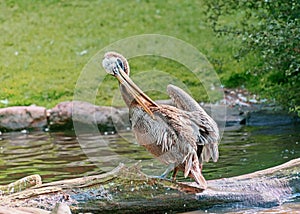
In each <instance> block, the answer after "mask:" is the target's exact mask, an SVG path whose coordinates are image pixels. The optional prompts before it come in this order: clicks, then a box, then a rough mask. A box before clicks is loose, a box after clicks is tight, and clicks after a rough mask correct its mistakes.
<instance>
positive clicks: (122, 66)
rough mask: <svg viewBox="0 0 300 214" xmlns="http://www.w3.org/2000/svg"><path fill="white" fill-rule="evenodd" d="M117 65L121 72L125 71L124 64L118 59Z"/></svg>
mask: <svg viewBox="0 0 300 214" xmlns="http://www.w3.org/2000/svg"><path fill="white" fill-rule="evenodd" d="M117 63H118V66H120V68H122V70H123V71H125V67H124V64H123V62H122V61H121V60H120V59H117Z"/></svg>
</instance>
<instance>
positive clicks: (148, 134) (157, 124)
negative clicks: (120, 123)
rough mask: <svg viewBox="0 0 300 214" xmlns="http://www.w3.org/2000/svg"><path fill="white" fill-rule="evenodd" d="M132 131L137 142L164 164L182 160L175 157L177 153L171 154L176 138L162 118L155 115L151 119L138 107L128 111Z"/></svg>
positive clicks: (172, 129) (173, 131) (171, 128)
mask: <svg viewBox="0 0 300 214" xmlns="http://www.w3.org/2000/svg"><path fill="white" fill-rule="evenodd" d="M129 115H130V120H131V125H132V131H133V132H134V135H135V137H136V139H137V142H138V143H139V144H140V145H142V146H144V147H145V148H146V149H147V150H148V151H149V152H151V153H152V154H153V155H154V156H156V157H157V158H158V159H159V160H161V161H162V162H164V163H165V164H170V163H176V162H177V160H180V159H183V158H182V157H177V155H180V154H179V153H177V154H176V153H173V152H171V150H172V147H173V146H174V145H175V144H176V143H178V136H177V133H176V132H175V130H174V128H173V127H172V126H170V124H168V122H167V121H166V120H165V119H164V118H163V117H162V115H157V114H156V115H155V119H153V118H152V117H151V116H150V115H149V114H148V113H146V112H145V111H144V110H143V109H142V108H141V107H140V106H134V107H132V108H130V109H129Z"/></svg>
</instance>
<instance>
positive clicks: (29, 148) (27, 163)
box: [0, 124, 300, 212]
mask: <svg viewBox="0 0 300 214" xmlns="http://www.w3.org/2000/svg"><path fill="white" fill-rule="evenodd" d="M219 148H220V159H219V161H218V162H217V163H207V164H205V165H204V169H203V174H204V176H205V177H206V178H207V179H216V178H223V177H231V176H236V175H241V174H245V173H250V172H254V171H257V170H261V169H266V168H269V167H272V166H276V165H279V164H282V163H284V162H287V161H288V160H291V159H294V158H298V157H300V126H299V124H285V125H273V126H272V125H270V126H252V127H250V126H241V127H237V126H235V127H229V128H227V130H226V131H225V132H224V135H223V139H222V142H221V144H220V147H219ZM138 160H142V162H141V164H142V165H143V170H144V171H145V173H147V174H152V175H159V174H160V173H162V172H163V171H164V169H165V168H164V167H165V166H163V165H162V164H160V163H159V162H158V161H157V160H155V159H153V158H152V156H151V155H150V154H149V153H148V152H147V151H145V149H144V148H143V147H141V146H139V145H138V144H137V143H136V142H135V140H134V137H133V135H132V133H131V132H130V131H128V132H124V133H120V134H119V135H118V134H112V135H101V136H99V135H92V134H86V135H82V136H76V135H75V134H74V133H73V132H29V133H21V132H12V133H3V134H2V135H1V136H0V184H7V183H10V182H13V181H15V180H17V179H19V178H22V177H25V176H28V175H32V174H40V175H41V176H42V179H43V182H44V183H45V182H50V181H56V180H61V179H66V178H75V177H81V176H87V175H92V174H98V173H103V172H106V171H109V170H111V169H113V168H114V167H116V166H117V165H118V164H119V162H123V163H125V164H132V163H136V162H137V161H138ZM178 179H179V180H184V178H183V176H182V174H179V177H178ZM292 205H293V206H296V207H297V205H298V206H299V202H296V201H295V202H293V203H292ZM285 206H287V205H285ZM221 211H222V210H221ZM223 211H224V212H225V210H223ZM229 211H230V210H229ZM229 211H228V210H226V212H229Z"/></svg>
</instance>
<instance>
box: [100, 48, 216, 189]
mask: <svg viewBox="0 0 300 214" xmlns="http://www.w3.org/2000/svg"><path fill="white" fill-rule="evenodd" d="M102 65H103V67H104V69H105V70H106V72H107V73H108V74H111V75H113V76H114V77H116V78H117V80H118V81H119V87H120V91H121V95H122V98H123V100H124V101H125V103H126V105H127V106H128V108H129V117H130V121H131V126H132V131H133V133H134V135H135V138H136V140H137V142H138V143H139V144H140V145H142V146H143V147H145V148H146V149H147V150H148V151H149V152H150V153H152V154H153V155H154V156H155V157H156V158H158V159H159V160H160V161H161V162H162V163H164V164H166V165H168V167H167V170H166V171H165V172H164V173H163V174H162V177H163V178H165V177H166V176H167V175H168V174H169V173H170V172H171V171H172V170H173V175H172V178H173V180H175V179H176V174H177V172H178V170H180V171H183V173H184V177H185V178H186V177H187V176H189V177H191V178H193V179H194V180H195V181H196V183H197V186H198V188H202V189H206V188H207V182H206V180H205V178H204V177H203V175H202V163H203V162H204V161H206V162H208V161H209V160H210V159H212V160H213V161H215V162H216V161H217V160H218V158H219V151H218V142H219V138H220V136H219V130H218V127H217V124H216V122H215V121H214V120H213V119H212V118H211V117H210V116H209V115H208V114H207V113H206V112H205V111H204V110H203V109H202V108H201V107H200V105H199V104H198V103H197V102H196V101H195V100H194V99H193V98H192V97H191V96H190V95H189V94H187V93H186V92H185V91H184V90H182V89H181V88H179V87H177V86H174V85H168V86H167V93H168V94H169V96H170V98H171V100H172V101H173V102H174V104H175V106H176V107H174V106H171V105H163V104H157V103H156V102H154V101H153V100H152V99H151V98H150V97H148V96H147V95H146V94H145V93H144V92H143V91H142V90H141V89H140V88H139V87H138V86H137V85H136V84H135V83H134V82H133V81H132V80H131V79H130V77H129V74H130V68H129V64H128V61H127V60H126V58H125V57H124V56H122V55H121V54H119V53H115V52H108V53H106V54H105V55H104V59H103V61H102Z"/></svg>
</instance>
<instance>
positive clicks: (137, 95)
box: [114, 65, 158, 119]
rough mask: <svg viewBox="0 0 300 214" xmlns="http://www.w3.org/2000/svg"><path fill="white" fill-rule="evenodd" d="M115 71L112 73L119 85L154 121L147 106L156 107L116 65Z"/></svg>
mask: <svg viewBox="0 0 300 214" xmlns="http://www.w3.org/2000/svg"><path fill="white" fill-rule="evenodd" d="M116 69H117V71H116V72H114V75H115V77H116V78H117V79H118V80H119V82H120V84H122V85H123V86H124V87H125V88H126V89H127V90H128V92H129V93H130V94H131V95H132V96H133V97H134V99H135V100H136V101H137V102H138V104H140V105H141V107H142V108H143V109H144V110H145V111H146V112H147V113H148V114H149V115H150V116H151V117H152V118H153V119H154V115H153V112H152V111H151V110H150V108H149V107H148V106H147V104H151V105H154V106H157V107H158V105H157V104H156V103H155V102H154V101H153V100H152V99H151V98H150V97H148V96H147V95H146V94H145V93H144V92H143V91H142V90H141V89H140V88H139V87H138V86H137V85H136V84H135V83H134V82H133V81H132V80H131V79H130V78H129V76H128V75H127V74H126V73H125V72H124V71H123V69H122V68H121V67H120V66H119V65H117V68H116Z"/></svg>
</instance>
